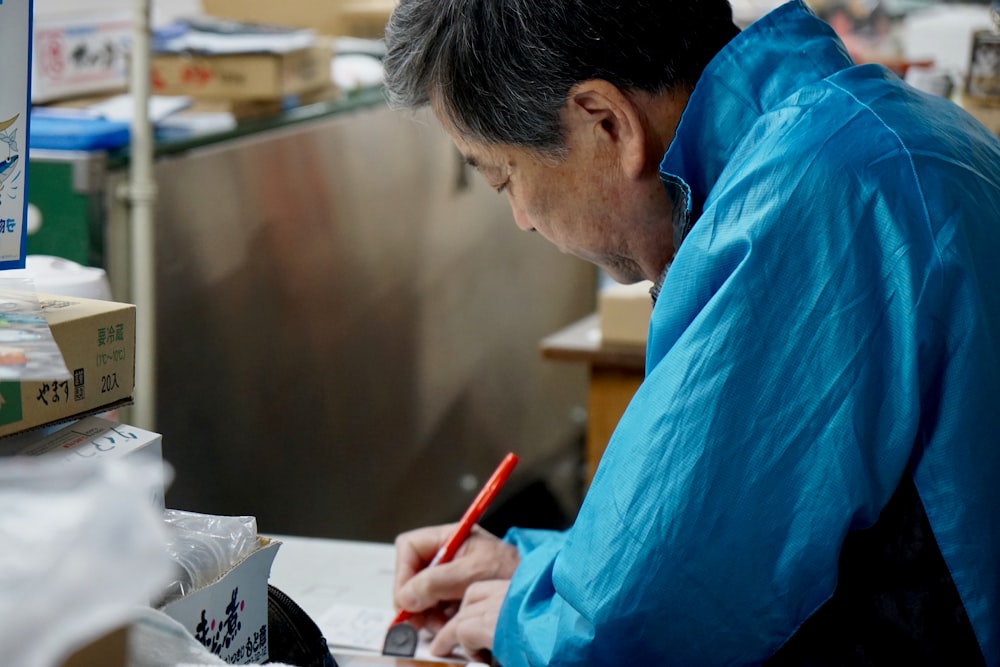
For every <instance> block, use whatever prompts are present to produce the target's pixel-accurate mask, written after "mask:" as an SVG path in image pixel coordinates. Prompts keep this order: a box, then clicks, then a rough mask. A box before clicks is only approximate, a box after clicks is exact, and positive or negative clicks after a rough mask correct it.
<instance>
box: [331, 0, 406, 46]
mask: <svg viewBox="0 0 1000 667" xmlns="http://www.w3.org/2000/svg"><path fill="white" fill-rule="evenodd" d="M395 8H396V2H395V0H348V1H347V2H345V3H344V4H343V6H342V8H341V12H340V34H342V35H347V36H350V37H364V38H368V39H382V38H383V37H385V24H386V23H388V22H389V15H390V14H392V10H393V9H395Z"/></svg>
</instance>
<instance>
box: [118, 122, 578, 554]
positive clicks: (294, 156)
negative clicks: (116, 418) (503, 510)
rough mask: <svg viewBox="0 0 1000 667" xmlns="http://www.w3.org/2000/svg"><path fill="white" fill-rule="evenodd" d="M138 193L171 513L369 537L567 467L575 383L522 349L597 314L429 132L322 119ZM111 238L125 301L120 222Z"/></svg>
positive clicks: (564, 268) (181, 164)
mask: <svg viewBox="0 0 1000 667" xmlns="http://www.w3.org/2000/svg"><path fill="white" fill-rule="evenodd" d="M155 175H156V179H157V184H158V188H159V193H158V202H157V210H156V225H157V231H156V243H157V250H156V257H155V263H156V280H157V285H158V286H157V306H156V309H157V338H158V351H157V363H156V369H157V378H156V386H157V392H158V397H157V408H156V418H157V423H156V425H155V428H156V430H157V431H159V432H161V433H162V434H163V451H164V457H165V459H166V460H167V461H169V462H170V463H171V464H172V465H173V466H174V467H175V473H176V477H175V480H174V482H173V484H172V485H171V487H170V489H169V491H168V493H167V503H168V505H169V506H171V507H177V508H184V509H191V510H196V511H202V512H210V513H219V514H252V515H255V516H257V518H258V523H259V525H260V527H261V530H264V531H269V532H278V533H290V534H302V535H318V536H329V537H342V538H351V539H372V540H385V539H391V538H392V537H393V536H394V535H395V534H396V533H397V532H399V531H400V530H404V529H406V528H409V527H414V526H417V525H423V524H426V523H430V522H438V521H442V520H450V519H453V518H456V517H457V516H458V515H459V514H461V512H462V510H463V509H464V507H465V505H466V504H467V503H468V501H469V499H470V498H471V497H472V495H473V494H474V492H475V490H476V489H475V488H474V487H475V485H476V484H478V483H481V482H482V480H483V479H484V478H485V476H486V475H487V474H488V473H489V472H490V471H491V470H492V469H493V467H494V466H495V465H496V463H497V462H498V461H499V460H500V458H501V457H502V455H503V454H504V453H505V452H506V451H508V450H514V451H516V452H518V453H519V454H521V455H522V457H523V463H522V465H521V466H519V470H518V471H517V474H516V475H515V477H514V478H512V481H511V488H512V490H516V488H517V487H518V485H519V484H522V485H523V484H525V483H527V482H528V481H531V480H533V479H536V478H542V479H547V478H549V477H551V476H552V475H553V474H554V473H553V470H554V469H555V468H554V464H555V462H565V461H567V460H571V461H572V460H574V457H575V456H576V455H577V454H578V452H577V450H576V448H577V446H578V442H579V437H580V434H581V432H582V426H581V424H580V423H579V420H576V421H574V419H573V418H572V414H573V412H574V410H575V409H577V410H578V409H579V406H581V405H582V404H583V402H584V393H585V375H584V370H583V369H582V368H574V367H572V366H567V365H562V364H554V363H553V362H547V361H544V360H542V359H541V358H540V356H539V354H538V351H537V346H538V342H539V341H540V339H541V338H542V337H543V336H545V335H547V334H549V333H551V332H553V331H555V330H556V329H558V328H560V327H562V326H564V325H566V324H568V323H569V322H571V321H573V320H574V319H576V318H578V317H581V316H583V315H585V314H586V313H588V312H590V311H592V310H593V307H594V289H595V273H594V270H593V269H592V268H591V267H589V266H588V265H586V264H584V263H583V262H581V261H579V260H577V259H574V258H571V257H567V256H563V255H560V254H559V253H558V252H557V251H556V250H555V249H553V248H552V247H550V246H549V245H548V244H547V243H546V242H545V241H544V240H542V239H541V238H540V237H537V235H532V234H525V233H523V232H520V231H518V230H517V228H516V227H515V225H514V223H513V221H512V218H511V214H510V212H509V208H508V205H507V203H506V200H505V198H504V197H503V196H500V195H497V194H496V193H494V192H493V191H492V190H490V189H489V188H488V187H487V186H486V185H485V183H483V181H482V179H481V178H479V177H478V176H477V175H475V174H473V173H469V172H468V171H467V168H466V167H464V166H463V165H462V163H461V160H460V159H459V157H458V154H457V152H456V151H455V149H454V148H453V147H452V145H451V143H450V141H449V140H448V139H447V137H446V136H445V135H444V134H443V133H442V132H441V131H440V130H439V129H438V128H437V126H436V124H435V123H434V122H433V120H432V119H431V118H430V117H429V116H418V117H416V118H411V117H409V116H406V115H404V114H400V113H397V112H391V111H389V110H387V109H385V108H383V107H380V106H377V107H374V108H368V109H363V110H360V111H355V112H349V113H344V114H339V115H336V116H333V117H327V118H323V119H320V120H316V121H313V122H309V123H305V124H301V125H296V126H292V127H288V128H285V129H282V130H277V131H268V132H265V133H261V134H259V135H256V136H254V137H250V138H244V139H239V140H233V141H229V142H225V143H222V144H218V145H215V146H210V147H205V148H201V149H197V150H193V151H190V152H188V153H185V154H183V155H181V156H176V157H167V158H163V159H160V160H158V162H157V164H156V167H155ZM115 178H117V179H118V180H121V179H122V178H124V174H117V175H115ZM109 225H110V227H109V230H108V238H109V239H111V242H110V244H109V247H108V254H109V274H110V275H111V277H112V281H113V284H114V285H115V292H116V298H123V295H124V294H127V288H128V286H127V284H126V283H124V282H123V280H124V277H125V276H127V275H128V270H127V266H128V261H129V259H128V252H127V250H126V249H127V247H128V246H127V224H126V221H125V217H124V211H123V210H121V208H120V207H118V210H117V212H116V213H115V214H114V215H112V217H111V220H110V223H109ZM564 481H565V480H562V482H564ZM562 482H561V481H560V480H556V481H555V484H556V485H558V484H559V483H562ZM556 491H557V493H558V492H560V489H556ZM561 497H562V498H565V496H561Z"/></svg>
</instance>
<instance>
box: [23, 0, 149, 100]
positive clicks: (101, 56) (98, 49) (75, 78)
mask: <svg viewBox="0 0 1000 667" xmlns="http://www.w3.org/2000/svg"><path fill="white" fill-rule="evenodd" d="M32 33H33V46H32V61H31V101H32V102H49V101H51V100H55V99H60V98H65V97H72V96H75V95H82V94H88V93H96V92H103V91H112V90H124V89H125V88H126V87H127V86H128V53H129V45H130V43H131V34H132V20H131V16H130V14H129V12H128V11H124V12H120V11H111V12H88V13H80V14H70V15H56V16H44V15H39V16H36V20H35V24H34V29H33V31H32Z"/></svg>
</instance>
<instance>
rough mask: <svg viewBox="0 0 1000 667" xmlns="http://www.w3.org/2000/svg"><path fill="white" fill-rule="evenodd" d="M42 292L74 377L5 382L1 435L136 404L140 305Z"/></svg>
mask: <svg viewBox="0 0 1000 667" xmlns="http://www.w3.org/2000/svg"><path fill="white" fill-rule="evenodd" d="M37 296H38V302H39V305H40V306H41V309H42V314H43V315H44V316H45V319H46V321H47V322H48V325H49V330H50V331H51V332H52V338H53V339H54V340H55V342H56V345H58V346H59V351H60V352H61V353H62V356H63V360H64V361H65V362H66V368H67V369H68V370H69V372H70V375H71V377H70V379H68V380H53V381H25V382H18V381H15V380H5V381H3V382H0V436H4V435H11V434H14V433H20V432H22V431H27V430H29V429H33V428H38V427H41V426H48V425H51V424H58V423H61V422H67V421H70V420H73V419H79V418H80V417H83V416H85V415H90V414H97V413H100V412H106V411H108V410H112V409H114V408H117V407H121V406H123V405H128V404H129V403H131V402H132V392H133V391H134V389H135V306H134V305H132V304H126V303H117V302H114V301H102V300H100V299H85V298H82V297H69V296H57V295H52V294H43V293H38V295H37Z"/></svg>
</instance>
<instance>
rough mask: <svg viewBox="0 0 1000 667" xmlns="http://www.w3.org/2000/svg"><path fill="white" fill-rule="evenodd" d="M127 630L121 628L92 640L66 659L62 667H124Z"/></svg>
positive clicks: (126, 651) (126, 655)
mask: <svg viewBox="0 0 1000 667" xmlns="http://www.w3.org/2000/svg"><path fill="white" fill-rule="evenodd" d="M126 665H128V628H127V627H122V628H117V629H115V630H112V631H111V632H109V633H107V634H105V635H102V636H100V637H98V638H97V639H94V640H93V641H92V642H90V643H88V644H86V645H85V646H83V647H81V648H79V649H78V650H76V651H74V652H73V653H72V654H71V655H70V656H69V657H68V658H66V659H65V660H64V661H63V663H62V667H126Z"/></svg>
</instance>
